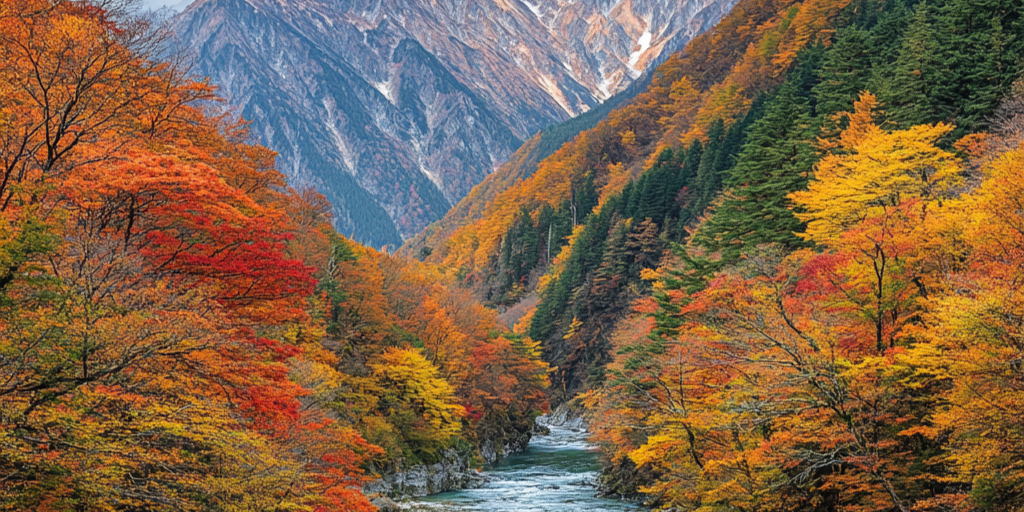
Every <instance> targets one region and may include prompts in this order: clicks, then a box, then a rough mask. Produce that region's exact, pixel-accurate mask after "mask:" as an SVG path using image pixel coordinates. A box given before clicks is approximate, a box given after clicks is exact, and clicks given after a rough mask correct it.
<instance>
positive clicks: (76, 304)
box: [0, 0, 1024, 512]
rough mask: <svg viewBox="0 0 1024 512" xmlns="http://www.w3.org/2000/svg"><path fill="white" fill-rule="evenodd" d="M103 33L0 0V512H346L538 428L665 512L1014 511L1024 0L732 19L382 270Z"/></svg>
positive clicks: (317, 198) (835, 2) (1023, 388)
mask: <svg viewBox="0 0 1024 512" xmlns="http://www.w3.org/2000/svg"><path fill="white" fill-rule="evenodd" d="M129 5H130V3H129V2H125V1H122V0H101V1H98V2H81V1H73V0H0V166H2V167H0V173H2V174H0V220H2V222H0V510H39V511H64V510H83V511H92V510H110V511H121V510H132V511H136V510H139V511H142V510H195V511H199V510H203V511H205V510H229V511H250V510H251V511H257V510H259V511H263V510H306V511H367V512H369V511H372V510H374V508H375V507H374V506H373V505H372V504H370V502H369V500H368V498H367V497H366V496H365V495H364V494H363V493H362V490H361V489H362V486H363V485H364V484H366V483H368V482H370V481H372V480H374V479H376V478H378V477H380V476H381V475H383V474H387V473H391V472H395V471H400V470H402V469H406V468H410V467H413V466H416V465H418V464H424V463H431V462H436V461H440V460H443V459H444V458H445V457H449V456H452V455H453V454H456V455H458V456H460V457H464V458H467V459H470V460H473V463H474V464H475V465H477V466H479V465H482V464H483V463H485V462H494V461H496V460H497V459H500V457H502V456H503V455H505V454H504V453H502V451H503V450H504V449H505V447H509V446H511V447H515V446H522V444H523V443H524V442H525V441H524V440H528V439H529V436H530V433H531V431H532V430H533V427H534V420H535V418H536V417H537V416H538V415H540V414H543V413H545V412H547V411H548V410H549V403H550V405H552V406H557V405H561V404H568V403H571V404H574V405H578V406H582V407H584V408H585V409H586V410H588V411H589V422H590V428H591V431H592V441H593V442H595V443H597V445H598V446H599V447H600V450H601V453H602V455H603V457H604V460H605V470H604V473H603V475H602V478H601V488H602V490H603V491H604V492H606V493H609V494H612V495H616V496H629V497H635V498H639V499H642V500H644V501H645V502H647V503H648V504H649V505H650V506H652V507H654V508H656V509H659V510H676V511H678V510H694V511H701V512H710V511H776V510H778V511H823V512H824V511H850V512H855V511H893V512H911V511H936V512H938V511H943V512H946V511H949V512H953V511H1020V510H1024V462H1022V461H1024V421H1022V419H1021V411H1024V292H1022V285H1021V284H1022V282H1024V146H1022V143H1024V77H1022V76H1021V74H1022V71H1024V36H1022V35H1024V5H1022V4H1021V3H1020V2H1019V1H1018V0H739V1H738V2H737V3H736V5H735V7H734V8H733V9H732V11H731V12H730V13H729V14H728V15H726V16H725V17H724V18H723V19H722V21H721V22H720V23H719V24H718V25H717V26H716V27H715V29H713V30H711V31H709V32H707V33H705V34H703V35H701V36H699V37H697V38H696V39H694V40H693V41H692V42H691V43H690V44H689V45H688V46H687V47H686V49H685V50H683V51H682V52H679V53H677V54H675V55H673V56H672V57H670V58H669V59H668V60H666V61H665V63H663V64H662V65H660V66H659V67H658V68H657V70H656V72H655V73H654V76H653V77H652V79H651V82H650V84H649V85H647V87H646V90H644V91H643V92H640V93H639V94H637V95H636V96H635V97H633V98H632V99H630V100H625V101H624V102H623V103H622V104H621V105H619V106H617V107H616V108H614V109H613V110H611V112H609V113H608V115H607V117H606V118H605V119H604V120H602V121H600V122H599V123H597V124H596V125H594V126H593V128H590V129H587V130H585V131H582V132H580V133H579V134H578V135H576V136H575V137H574V138H571V140H570V141H569V142H567V143H566V144H565V145H563V146H562V147H560V148H559V149H558V150H556V151H554V152H553V153H552V154H551V155H550V156H548V157H546V158H544V159H543V160H541V161H540V162H539V163H538V162H536V160H535V157H536V155H537V154H539V153H545V154H546V153H547V149H550V148H541V146H542V145H543V144H542V143H543V142H544V138H543V136H537V137H535V138H534V139H533V140H532V141H530V142H527V145H526V146H525V149H524V151H525V152H526V153H524V154H521V155H518V156H519V157H521V158H520V161H517V160H516V159H515V158H514V159H513V162H512V163H511V164H510V165H513V166H514V165H525V166H532V165H534V164H535V165H536V169H535V170H532V169H530V170H529V172H527V171H526V170H524V169H525V168H523V169H517V168H514V167H510V168H509V170H508V171H507V172H506V173H505V174H502V175H501V176H499V177H498V178H497V179H493V180H490V181H485V182H484V184H482V185H481V186H479V187H478V189H476V190H474V192H473V193H471V194H470V195H469V196H468V197H467V198H466V199H465V200H464V201H463V203H460V204H459V205H458V206H456V207H455V209H454V210H453V214H451V216H450V217H449V218H446V219H445V220H444V221H443V222H442V223H441V224H439V225H435V226H433V227H432V228H431V229H428V230H427V231H426V232H425V233H424V234H422V235H421V236H420V237H417V238H416V239H415V240H414V241H413V242H410V245H408V246H407V247H406V248H405V249H403V251H401V252H399V254H397V255H390V254H387V253H386V252H380V251H377V250H375V249H372V248H369V247H364V246H362V245H360V244H357V243H355V242H354V241H352V240H349V239H347V238H345V237H344V236H342V235H341V234H339V233H337V232H336V231H335V230H334V229H333V228H332V227H331V214H330V212H331V205H330V204H328V203H327V201H326V200H325V199H324V197H323V196H322V195H320V194H318V193H317V192H315V191H312V190H305V189H294V188H291V187H289V186H288V184H287V183H286V181H285V179H284V178H283V176H282V174H280V173H279V172H278V171H276V170H275V169H274V159H275V155H274V153H273V152H272V151H270V150H269V149H267V148H264V147H261V146H259V145H257V144H254V143H253V142H252V137H251V136H250V135H249V134H248V133H247V132H246V125H245V122H244V120H241V119H239V118H238V117H237V116H235V115H233V114H232V113H230V111H227V113H225V109H224V108H221V107H222V105H221V103H222V100H220V99H219V98H218V97H217V91H216V89H215V88H214V87H213V86H211V85H210V84H209V83H208V82H206V81H204V80H202V79H198V78H196V77H194V76H192V75H191V74H190V73H189V68H188V63H187V61H186V60H184V59H178V58H174V57H170V58H168V57H167V56H166V55H165V54H164V53H163V51H164V47H163V45H164V40H163V39H162V36H161V34H160V31H159V30H157V29H156V27H154V26H153V25H152V24H151V22H150V21H148V20H147V19H145V18H143V17H139V16H138V15H136V14H133V12H134V11H132V10H131V9H130V8H129V7H128V6H129ZM583 125H584V127H585V126H590V123H589V121H588V123H583ZM574 126H576V125H572V126H570V125H566V126H563V127H555V128H552V129H550V130H549V131H548V137H549V139H550V138H551V137H555V138H557V139H562V138H568V136H567V135H566V133H569V132H571V131H573V130H575V129H577V128H574ZM579 129H582V128H579ZM551 134H554V135H551ZM556 136H557V137H556ZM538 148H540V149H538ZM542 149H543V151H542ZM531 152H532V153H531ZM438 226H440V228H439V227H438ZM411 256H416V257H415V258H413V257H411Z"/></svg>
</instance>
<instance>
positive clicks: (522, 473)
mask: <svg viewBox="0 0 1024 512" xmlns="http://www.w3.org/2000/svg"><path fill="white" fill-rule="evenodd" d="M549 428H550V429H551V434H550V435H547V436H537V437H534V438H533V440H532V441H530V446H529V448H527V450H526V451H525V452H523V453H518V454H515V455H513V456H511V457H509V458H508V459H506V460H505V461H504V462H502V463H501V464H500V465H498V466H496V467H493V468H490V469H488V470H486V471H485V474H486V475H487V476H488V477H490V479H491V480H490V481H489V482H488V483H487V484H485V485H484V486H483V487H481V488H479V489H466V490H463V491H455V492H446V493H443V494H437V495H434V496H429V497H426V498H419V499H417V500H415V501H413V502H407V503H405V504H404V507H405V508H406V509H407V510H413V511H424V512H425V511H435V512H438V511H445V512H478V511H479V512H483V511H486V512H619V511H626V510H630V511H639V510H643V509H642V508H641V507H639V506H638V505H636V504H633V503H629V502H625V501H620V500H613V499H606V498H598V497H597V496H596V495H595V494H596V492H597V476H598V474H599V473H600V470H601V466H600V461H599V460H598V455H597V452H596V451H595V450H594V448H593V446H591V445H590V444H588V443H587V433H586V432H585V431H582V430H573V429H571V428H567V427H558V426H551V427H549Z"/></svg>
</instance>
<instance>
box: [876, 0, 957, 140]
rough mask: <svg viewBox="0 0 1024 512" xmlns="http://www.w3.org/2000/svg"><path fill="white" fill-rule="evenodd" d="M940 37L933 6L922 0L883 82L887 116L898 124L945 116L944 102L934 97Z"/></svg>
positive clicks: (926, 121) (937, 77)
mask: <svg viewBox="0 0 1024 512" xmlns="http://www.w3.org/2000/svg"><path fill="white" fill-rule="evenodd" d="M938 50H939V47H938V41H936V39H935V32H934V29H933V27H932V13H931V8H930V7H929V6H928V3H927V2H921V3H920V4H918V6H917V8H916V9H915V10H914V16H913V19H912V21H911V23H910V26H909V27H907V31H906V33H905V34H904V37H903V43H902V45H901V47H900V51H899V56H898V57H897V59H896V62H895V64H894V65H893V67H892V74H891V75H889V76H886V77H885V78H884V82H883V83H882V84H881V85H880V93H879V96H880V99H881V100H882V103H883V108H884V109H885V111H886V112H887V113H888V116H887V119H888V121H889V122H890V123H892V124H893V125H895V126H896V127H898V128H909V127H911V126H915V125H919V124H928V123H934V122H937V121H939V120H941V119H944V118H945V117H946V116H945V110H946V108H945V106H944V105H940V104H937V103H936V102H934V101H933V100H932V94H934V88H935V86H936V84H937V83H938V82H939V80H940V77H939V72H940V71H939V70H940V66H939V63H938V60H937V59H938Z"/></svg>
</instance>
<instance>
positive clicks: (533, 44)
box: [172, 0, 732, 246]
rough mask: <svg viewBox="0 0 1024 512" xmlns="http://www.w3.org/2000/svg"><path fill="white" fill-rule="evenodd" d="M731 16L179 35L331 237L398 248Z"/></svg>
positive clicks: (605, 16) (332, 22)
mask: <svg viewBox="0 0 1024 512" xmlns="http://www.w3.org/2000/svg"><path fill="white" fill-rule="evenodd" d="M731 1H732V0H197V1H196V2H194V3H193V4H192V5H191V6H189V7H188V8H187V9H186V10H185V11H184V12H182V13H180V14H179V15H178V16H177V17H175V18H174V19H173V20H172V28H173V30H174V32H175V33H176V34H177V38H178V40H179V41H180V43H181V44H182V45H183V46H184V47H186V49H187V50H190V51H193V52H194V54H195V55H196V59H197V64H198V69H197V71H198V72H199V73H200V74H204V75H208V76H210V77H211V79H212V81H213V83H215V84H217V85H218V86H219V87H220V92H221V94H222V95H223V96H224V97H225V98H226V99H227V102H228V103H229V104H230V105H232V106H235V107H237V108H239V109H240V111H241V113H242V115H243V116H245V117H246V118H247V119H250V120H251V121H252V130H253V133H254V135H255V136H256V137H257V138H258V139H259V141H260V142H262V143H263V144H266V145H268V146H270V147H271V148H273V149H275V150H276V151H278V152H279V153H280V158H279V163H278V165H279V168H280V169H281V170H282V171H283V172H285V173H286V174H287V175H288V176H289V177H290V179H291V182H292V184H293V185H295V186H299V187H302V186H313V187H316V188H318V189H319V190H321V191H322V192H324V193H325V194H326V195H327V196H328V198H329V199H330V200H331V201H332V203H333V204H334V205H335V210H336V218H337V224H338V227H339V229H341V230H342V231H343V232H345V233H352V234H354V235H355V236H356V238H357V239H359V240H362V241H365V242H368V243H371V244H373V245H378V246H379V245H384V244H398V243H400V242H401V240H402V239H403V238H405V237H408V236H410V235H412V234H414V233H416V232H417V231H419V230H420V229H422V228H423V227H424V226H426V225H427V224H428V223H429V222H431V221H433V220H435V219H437V218H439V217H440V216H442V215H443V214H444V213H445V212H446V211H447V210H448V208H450V206H451V205H452V204H454V203H455V202H457V201H458V200H459V199H460V198H461V197H463V196H464V195H465V194H466V193H468V191H469V190H470V188H472V187H473V186H474V185H475V184H477V183H479V182H480V181H481V180H482V179H483V178H484V177H485V176H486V175H487V174H489V173H491V172H493V170H494V169H495V168H496V167H497V166H498V165H500V164H501V163H503V162H504V161H505V160H507V158H508V157H509V155H510V154H511V153H512V152H513V151H514V150H515V149H516V148H517V147H518V146H519V144H520V143H521V141H523V140H525V139H526V138H528V137H530V136H531V135H532V134H533V133H535V132H536V131H537V130H539V129H541V128H543V127H546V126H548V125H551V124H553V123H556V122H559V121H563V120H565V119H568V118H570V117H572V116H575V115H578V114H580V113H582V112H585V111H587V110H588V109H590V108H591V107H593V106H594V105H597V104H598V103H600V102H602V101H604V100H605V99H607V98H608V97H610V96H611V95H613V94H615V93H616V92H618V91H620V90H622V89H623V88H625V87H626V86H627V85H629V84H630V83H631V82H632V81H633V80H634V79H636V77H638V76H639V75H640V74H641V73H642V72H643V71H645V70H646V69H648V68H649V67H650V66H651V65H652V64H653V63H655V62H657V61H659V57H661V56H662V55H664V54H665V52H667V51H672V50H675V49H677V48H679V47H681V46H682V45H683V44H684V43H685V42H686V41H688V40H689V39H690V38H692V37H693V36H694V35H696V34H697V33H699V32H700V31H702V30H703V29H705V28H707V27H709V26H710V25H711V24H713V23H714V22H715V21H717V19H718V17H719V16H720V15H721V13H722V12H724V11H725V10H727V9H728V7H729V6H730V5H731Z"/></svg>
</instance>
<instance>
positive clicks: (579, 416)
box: [537, 402, 588, 432]
mask: <svg viewBox="0 0 1024 512" xmlns="http://www.w3.org/2000/svg"><path fill="white" fill-rule="evenodd" d="M586 415H587V410H586V409H585V408H584V407H583V406H581V405H578V404H576V403H574V402H566V403H564V404H561V405H559V406H558V407H556V408H555V410H554V411H551V413H549V414H547V415H545V416H541V417H539V418H537V427H539V428H547V427H562V428H566V429H569V430H573V431H579V432H585V431H587V428H588V425H587V418H586Z"/></svg>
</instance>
